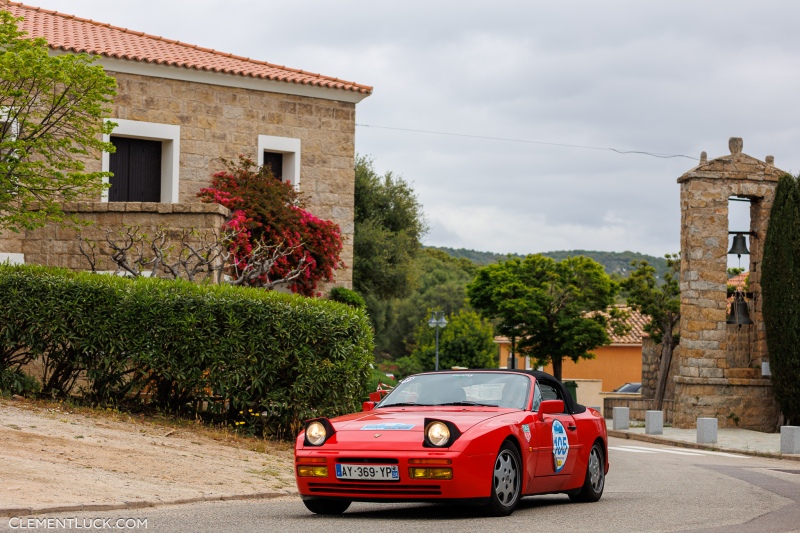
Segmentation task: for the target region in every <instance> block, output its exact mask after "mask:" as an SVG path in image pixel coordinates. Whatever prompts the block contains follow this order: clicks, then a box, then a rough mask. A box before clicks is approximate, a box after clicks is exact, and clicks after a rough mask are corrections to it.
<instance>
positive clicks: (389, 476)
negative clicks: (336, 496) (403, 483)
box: [336, 463, 400, 481]
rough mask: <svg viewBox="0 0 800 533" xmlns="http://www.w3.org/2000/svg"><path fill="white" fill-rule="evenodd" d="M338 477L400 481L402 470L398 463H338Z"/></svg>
mask: <svg viewBox="0 0 800 533" xmlns="http://www.w3.org/2000/svg"><path fill="white" fill-rule="evenodd" d="M336 478H337V479H366V480H374V481H400V471H399V470H398V469H397V465H343V464H338V463H337V464H336Z"/></svg>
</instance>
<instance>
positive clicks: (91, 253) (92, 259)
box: [78, 231, 97, 274]
mask: <svg viewBox="0 0 800 533" xmlns="http://www.w3.org/2000/svg"><path fill="white" fill-rule="evenodd" d="M84 244H85V245H86V248H88V251H87V250H86V249H84ZM78 249H79V250H80V251H81V254H82V255H83V257H85V258H86V260H87V261H88V262H89V266H90V267H91V269H92V273H93V274H94V273H96V272H97V243H96V242H95V241H92V240H89V239H84V238H83V234H82V233H81V232H80V231H79V232H78Z"/></svg>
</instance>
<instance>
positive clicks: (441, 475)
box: [408, 468, 453, 479]
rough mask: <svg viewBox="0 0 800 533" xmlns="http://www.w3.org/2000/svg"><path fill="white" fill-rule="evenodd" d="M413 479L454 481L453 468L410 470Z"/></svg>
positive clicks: (409, 473)
mask: <svg viewBox="0 0 800 533" xmlns="http://www.w3.org/2000/svg"><path fill="white" fill-rule="evenodd" d="M408 475H409V476H410V477H411V479H453V469H452V468H409V469H408Z"/></svg>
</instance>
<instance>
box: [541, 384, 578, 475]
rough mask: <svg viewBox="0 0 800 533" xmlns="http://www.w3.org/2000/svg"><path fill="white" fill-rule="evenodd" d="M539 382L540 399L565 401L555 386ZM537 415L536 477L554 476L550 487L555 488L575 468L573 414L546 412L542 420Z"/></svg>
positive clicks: (576, 448)
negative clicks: (537, 451)
mask: <svg viewBox="0 0 800 533" xmlns="http://www.w3.org/2000/svg"><path fill="white" fill-rule="evenodd" d="M538 385H539V388H540V390H541V393H542V400H561V401H564V398H563V397H561V391H560V390H559V388H558V387H554V386H552V385H548V384H547V383H538ZM565 405H566V404H565ZM539 418H540V417H538V416H537V417H534V419H535V422H534V425H535V428H536V442H537V444H538V446H539V453H538V454H537V455H538V461H537V464H536V476H537V477H544V476H553V479H551V481H552V482H553V487H551V488H550V489H549V490H558V488H559V487H558V485H559V483H562V482H566V481H567V479H568V478H569V475H570V474H572V471H573V469H574V468H575V463H576V460H577V457H578V450H579V448H580V441H579V439H578V426H577V424H576V423H575V419H574V418H573V416H572V415H571V414H569V413H566V412H564V413H554V414H545V415H543V416H542V417H541V418H542V420H539Z"/></svg>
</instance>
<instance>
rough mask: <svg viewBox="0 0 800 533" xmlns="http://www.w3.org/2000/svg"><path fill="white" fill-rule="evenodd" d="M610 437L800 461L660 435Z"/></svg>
mask: <svg viewBox="0 0 800 533" xmlns="http://www.w3.org/2000/svg"><path fill="white" fill-rule="evenodd" d="M608 436H609V437H616V438H618V439H628V440H638V441H641V442H649V443H650V444H666V445H669V446H677V447H679V448H689V449H693V450H707V451H710V452H724V453H738V454H740V455H752V456H753V457H769V458H771V459H788V460H789V461H800V455H787V454H782V453H777V452H760V451H756V450H740V449H737V448H722V447H720V446H712V445H709V444H698V443H696V442H686V441H684V440H674V439H670V438H668V437H659V436H658V435H642V434H641V433H628V432H627V431H620V430H618V429H609V430H608Z"/></svg>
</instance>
